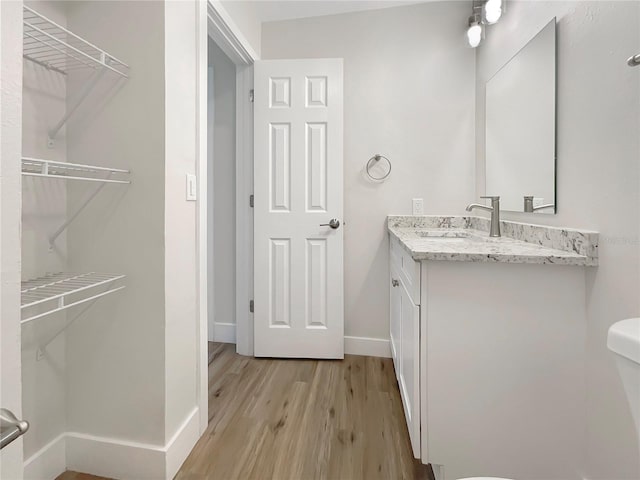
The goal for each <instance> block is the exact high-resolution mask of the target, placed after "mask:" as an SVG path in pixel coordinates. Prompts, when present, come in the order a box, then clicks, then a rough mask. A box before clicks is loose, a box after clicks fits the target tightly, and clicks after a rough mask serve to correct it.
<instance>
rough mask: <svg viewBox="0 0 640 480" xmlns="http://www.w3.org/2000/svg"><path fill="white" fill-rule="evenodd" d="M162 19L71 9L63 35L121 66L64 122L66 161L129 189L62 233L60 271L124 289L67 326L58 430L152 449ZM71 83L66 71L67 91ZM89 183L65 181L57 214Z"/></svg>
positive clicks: (157, 352) (159, 316) (112, 191)
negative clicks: (63, 415)
mask: <svg viewBox="0 0 640 480" xmlns="http://www.w3.org/2000/svg"><path fill="white" fill-rule="evenodd" d="M164 19H165V11H164V3H163V2H146V1H139V2H72V3H71V4H70V6H69V11H68V25H69V27H70V28H71V29H73V30H74V31H76V32H77V33H78V34H80V35H85V36H86V37H87V38H88V39H91V40H92V41H93V42H95V43H96V44H97V45H100V46H101V47H102V48H104V49H105V50H107V51H109V53H111V54H112V55H115V56H116V57H118V58H120V59H121V60H123V61H125V62H127V63H128V64H129V65H130V67H131V70H130V78H129V79H128V80H126V81H124V80H120V79H118V78H117V77H116V76H114V75H105V76H104V77H103V79H102V81H101V82H100V84H99V86H98V88H97V89H96V91H94V92H93V93H92V94H91V95H90V96H89V97H88V98H87V100H86V101H85V102H84V103H83V105H82V107H81V108H80V109H79V110H78V112H77V113H76V114H75V115H74V116H73V117H72V118H71V121H70V122H69V125H68V128H67V135H68V143H67V145H68V160H69V161H70V162H77V163H91V164H96V165H109V166H112V167H116V168H129V169H131V172H132V173H131V182H132V183H131V185H128V186H121V185H108V186H106V187H105V188H104V189H103V190H102V192H101V193H100V194H99V195H98V196H97V197H96V198H95V199H94V200H93V201H92V202H91V204H90V205H89V206H88V207H87V209H86V210H85V211H84V212H83V213H82V214H81V215H80V216H79V217H78V218H77V219H76V220H75V221H74V222H73V223H72V224H71V226H70V228H69V231H68V247H69V252H70V256H69V265H70V268H71V270H72V271H97V272H108V273H123V274H126V275H127V278H126V280H125V281H124V282H123V283H124V284H126V289H125V290H123V291H121V292H118V293H116V294H113V295H109V296H107V297H105V298H104V299H100V300H99V301H98V302H96V303H95V305H94V306H93V307H92V308H91V310H89V311H88V312H87V313H85V314H84V316H83V318H82V319H80V320H78V321H77V322H76V323H75V324H74V325H73V326H72V327H71V328H70V329H69V330H68V335H67V366H68V387H67V399H68V403H67V413H68V428H69V430H70V431H73V432H79V433H85V434H90V435H94V436H98V437H107V438H114V439H117V440H126V441H129V442H143V443H147V444H154V445H164V442H165V334H167V332H166V329H165V303H166V302H167V301H168V300H166V299H165V248H166V245H165V174H166V173H165V171H166V165H165V164H166V160H165V152H166V147H165V113H166V111H165V78H164V77H165V46H164V28H165V22H164ZM141 20H144V21H141ZM116 25H117V30H114V26H116ZM116 31H117V34H115V33H116ZM81 81H82V79H80V78H78V76H76V75H71V76H70V78H69V89H70V91H74V90H72V89H76V88H77V85H79V84H81ZM75 91H77V90H75ZM71 100H72V97H71ZM181 185H182V187H183V188H184V176H183V177H182V182H181ZM90 188H93V185H89V186H87V185H85V184H84V183H83V184H82V185H77V184H74V185H71V184H70V185H69V190H68V192H69V209H73V208H75V207H76V206H77V205H78V204H79V203H81V201H82V199H83V198H84V196H85V195H86V192H87V191H88V190H89V189H90ZM167 255H168V253H167ZM190 278H192V277H190ZM190 278H189V279H184V281H185V282H189V281H190Z"/></svg>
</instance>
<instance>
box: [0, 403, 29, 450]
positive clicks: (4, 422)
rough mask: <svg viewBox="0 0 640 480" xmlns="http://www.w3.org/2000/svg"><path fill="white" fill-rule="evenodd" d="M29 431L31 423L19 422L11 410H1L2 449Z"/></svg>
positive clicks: (0, 438) (0, 439) (0, 446)
mask: <svg viewBox="0 0 640 480" xmlns="http://www.w3.org/2000/svg"><path fill="white" fill-rule="evenodd" d="M27 430H29V423H28V422H25V421H24V420H18V419H17V418H16V416H15V415H14V414H13V412H11V411H10V410H7V409H6V408H0V432H1V433H0V448H4V447H6V446H7V445H9V444H10V443H11V442H13V441H14V440H15V439H16V438H18V437H19V436H20V435H24V434H25V433H26V432H27Z"/></svg>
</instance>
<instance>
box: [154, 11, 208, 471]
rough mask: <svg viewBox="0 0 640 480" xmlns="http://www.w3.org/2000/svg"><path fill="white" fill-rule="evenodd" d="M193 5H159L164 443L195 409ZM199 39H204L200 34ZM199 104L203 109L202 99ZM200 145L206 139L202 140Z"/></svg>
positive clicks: (195, 42) (194, 57)
mask: <svg viewBox="0 0 640 480" xmlns="http://www.w3.org/2000/svg"><path fill="white" fill-rule="evenodd" d="M198 3H199V2H197V1H191V2H184V1H167V2H165V3H164V14H165V40H164V46H165V57H164V62H165V96H164V101H165V115H166V120H165V154H166V157H165V199H164V206H165V217H164V221H165V226H164V238H165V246H166V253H165V292H164V294H165V304H166V324H165V333H164V335H165V386H164V388H165V409H166V414H165V419H166V420H165V422H166V423H165V438H164V442H167V441H169V439H170V438H171V437H172V436H173V435H174V434H175V433H176V431H177V430H178V428H179V427H180V425H181V424H182V423H183V422H184V421H185V419H186V418H187V417H188V416H189V414H190V412H191V411H192V410H193V409H194V408H195V407H196V374H197V369H196V365H197V363H196V360H197V341H198V338H197V326H198V325H197V321H198V319H197V303H196V301H197V292H196V272H197V269H196V202H187V201H186V199H185V195H186V188H185V175H186V174H195V173H196V154H197V153H196V152H197V142H198V140H199V136H198V132H197V127H198V125H197V102H196V100H197V97H196V94H197V90H196V88H194V87H196V86H197V81H196V75H197V61H198V56H197V53H198V52H197V46H196V45H197V34H198V30H197V28H196V26H197V24H198V22H197V15H198V6H197V4H198ZM199 33H201V34H202V35H205V33H204V32H199ZM205 58H206V56H205ZM201 101H202V102H203V108H204V102H205V99H202V100H201ZM202 141H206V139H205V138H202ZM204 395H206V392H204ZM196 438H197V437H196ZM187 451H188V450H187ZM182 460H184V458H183V459H182ZM180 463H182V462H180ZM174 473H175V472H174Z"/></svg>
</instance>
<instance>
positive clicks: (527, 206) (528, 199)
mask: <svg viewBox="0 0 640 480" xmlns="http://www.w3.org/2000/svg"><path fill="white" fill-rule="evenodd" d="M555 206H556V205H555V204H554V203H547V204H546V205H538V206H537V207H534V206H533V195H525V196H524V211H525V213H533V212H535V211H536V210H542V209H543V208H551V207H555Z"/></svg>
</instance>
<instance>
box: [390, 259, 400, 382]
mask: <svg viewBox="0 0 640 480" xmlns="http://www.w3.org/2000/svg"><path fill="white" fill-rule="evenodd" d="M390 272H391V275H390V276H391V279H390V281H389V291H390V295H389V305H390V312H389V339H390V344H391V357H392V358H393V367H394V369H395V372H396V378H397V379H398V380H399V379H400V371H401V369H402V366H401V363H400V362H401V359H402V350H401V339H402V337H401V335H402V333H401V326H402V323H401V320H402V308H401V306H402V303H401V290H402V286H401V285H400V281H399V278H400V277H399V275H398V270H397V268H396V266H395V264H394V262H393V260H392V261H391V267H390ZM396 282H397V283H396Z"/></svg>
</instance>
